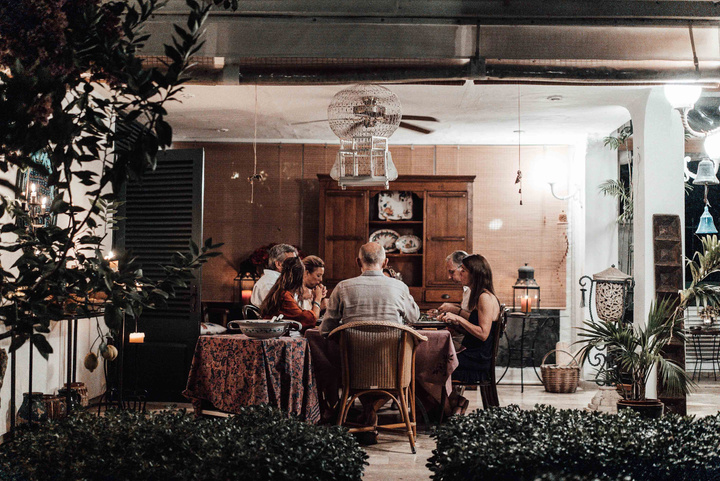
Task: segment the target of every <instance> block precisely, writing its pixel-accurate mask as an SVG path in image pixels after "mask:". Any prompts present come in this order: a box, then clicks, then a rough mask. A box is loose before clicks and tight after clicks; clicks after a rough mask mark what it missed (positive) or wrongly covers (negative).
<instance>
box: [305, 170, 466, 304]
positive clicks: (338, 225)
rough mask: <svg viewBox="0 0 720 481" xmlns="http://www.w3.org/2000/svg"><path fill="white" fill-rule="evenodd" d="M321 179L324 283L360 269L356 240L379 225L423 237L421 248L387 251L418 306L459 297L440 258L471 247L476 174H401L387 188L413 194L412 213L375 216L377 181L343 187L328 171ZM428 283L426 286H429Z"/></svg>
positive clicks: (361, 240) (362, 241)
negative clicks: (408, 251)
mask: <svg viewBox="0 0 720 481" xmlns="http://www.w3.org/2000/svg"><path fill="white" fill-rule="evenodd" d="M318 179H319V181H320V246H319V247H320V249H319V250H320V256H321V257H322V258H323V259H324V260H325V283H326V284H327V285H328V286H329V287H333V286H334V285H335V284H337V283H338V282H340V281H341V280H343V279H348V278H351V277H355V276H357V275H358V274H359V271H358V268H357V266H356V264H355V258H356V257H357V253H358V250H359V249H360V246H362V245H363V244H365V243H366V242H368V239H369V238H370V235H371V234H372V233H373V232H376V231H378V230H380V229H382V228H387V229H390V230H394V231H396V232H397V234H398V235H400V236H404V235H413V236H417V237H418V238H419V239H421V240H422V243H423V245H422V247H421V249H420V252H418V253H414V254H403V253H392V254H387V258H388V260H389V266H390V267H392V268H393V269H395V271H397V272H399V273H400V274H401V275H402V278H403V281H404V282H405V283H406V284H407V285H408V286H410V291H411V293H412V295H413V297H415V300H416V301H417V302H418V304H420V306H421V307H422V308H426V307H433V306H436V305H437V304H438V303H440V302H448V299H453V301H450V302H454V301H455V300H457V299H461V298H462V289H461V288H460V286H458V285H457V284H453V283H452V282H451V281H450V280H449V279H448V276H447V271H446V267H445V258H446V257H447V255H448V254H450V253H452V252H453V251H456V250H464V251H467V252H472V232H473V230H472V193H473V190H472V183H473V181H474V180H475V176H460V175H458V176H447V175H443V176H439V175H438V176H435V175H408V176H400V177H399V178H398V180H396V181H394V182H392V183H391V184H390V189H389V190H390V191H400V192H409V193H410V194H411V195H412V201H413V204H412V218H411V219H409V220H380V219H379V206H378V196H379V194H380V193H381V192H383V191H384V190H383V189H381V188H378V187H369V188H361V187H351V188H348V189H347V190H342V189H341V188H340V187H339V186H338V185H337V183H336V182H335V181H333V180H332V179H331V178H330V176H329V175H318ZM428 288H429V289H428Z"/></svg>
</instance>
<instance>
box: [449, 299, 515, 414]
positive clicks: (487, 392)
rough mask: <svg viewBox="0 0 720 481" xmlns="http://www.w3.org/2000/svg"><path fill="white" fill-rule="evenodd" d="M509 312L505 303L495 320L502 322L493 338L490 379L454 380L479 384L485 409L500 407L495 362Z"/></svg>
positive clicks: (456, 382) (455, 383)
mask: <svg viewBox="0 0 720 481" xmlns="http://www.w3.org/2000/svg"><path fill="white" fill-rule="evenodd" d="M508 312H509V310H508V309H507V308H506V307H505V306H504V305H502V306H500V314H499V315H498V318H497V320H496V321H493V322H499V323H500V324H499V325H498V330H497V334H496V336H495V339H493V348H492V360H491V361H490V369H489V372H488V379H485V380H483V381H480V382H477V383H472V384H465V383H461V382H460V381H453V385H456V386H465V385H468V386H477V387H478V389H479V390H480V396H481V397H482V403H483V408H484V409H487V408H489V407H500V399H499V398H498V393H497V381H496V380H495V363H496V361H497V353H498V346H499V345H500V338H501V337H502V335H503V333H505V327H506V326H507V316H508Z"/></svg>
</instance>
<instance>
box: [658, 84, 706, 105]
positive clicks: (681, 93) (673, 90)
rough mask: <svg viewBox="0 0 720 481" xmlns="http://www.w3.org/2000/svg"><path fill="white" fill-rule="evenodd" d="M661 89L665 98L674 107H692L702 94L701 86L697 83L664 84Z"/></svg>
mask: <svg viewBox="0 0 720 481" xmlns="http://www.w3.org/2000/svg"><path fill="white" fill-rule="evenodd" d="M663 90H664V91H665V98H666V99H667V101H668V102H670V105H672V107H673V108H674V109H685V108H688V109H689V108H692V107H693V105H695V102H697V101H698V99H699V98H700V95H701V94H702V87H701V86H699V85H677V84H666V85H665V87H664V89H663Z"/></svg>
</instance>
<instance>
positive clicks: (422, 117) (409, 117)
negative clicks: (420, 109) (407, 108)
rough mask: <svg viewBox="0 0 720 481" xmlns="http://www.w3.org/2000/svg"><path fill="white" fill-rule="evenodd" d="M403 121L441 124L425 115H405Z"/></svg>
mask: <svg viewBox="0 0 720 481" xmlns="http://www.w3.org/2000/svg"><path fill="white" fill-rule="evenodd" d="M402 119H403V120H420V121H423V122H440V121H439V120H438V119H436V118H435V117H428V116H425V115H403V116H402Z"/></svg>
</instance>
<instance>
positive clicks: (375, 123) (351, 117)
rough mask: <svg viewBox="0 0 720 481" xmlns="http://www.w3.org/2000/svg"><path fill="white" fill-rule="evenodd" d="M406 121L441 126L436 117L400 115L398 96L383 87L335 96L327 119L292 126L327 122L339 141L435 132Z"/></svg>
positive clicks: (358, 87)
mask: <svg viewBox="0 0 720 481" xmlns="http://www.w3.org/2000/svg"><path fill="white" fill-rule="evenodd" d="M406 120H414V121H419V122H439V120H438V119H436V118H435V117H429V116H425V115H403V114H401V112H400V102H399V101H398V100H397V96H396V95H395V94H393V93H392V92H390V91H389V90H388V89H386V88H384V87H381V86H379V85H355V86H352V87H350V88H348V89H345V90H342V91H340V92H338V93H337V94H336V95H335V97H334V98H333V101H332V103H331V104H330V106H329V107H328V118H327V119H322V120H310V121H307V122H294V123H293V124H292V125H301V124H311V123H316V122H328V123H329V124H330V128H331V129H332V131H333V132H335V134H336V135H337V136H338V137H340V138H350V137H353V136H355V135H356V134H362V133H367V132H368V131H376V132H377V133H375V135H382V136H386V137H388V136H390V135H391V134H392V132H393V131H394V130H395V129H396V128H398V127H401V128H405V129H408V130H412V131H415V132H419V133H421V134H430V133H432V132H433V130H431V129H428V128H425V127H421V126H419V125H415V124H411V123H408V122H406ZM383 131H384V133H383Z"/></svg>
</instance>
